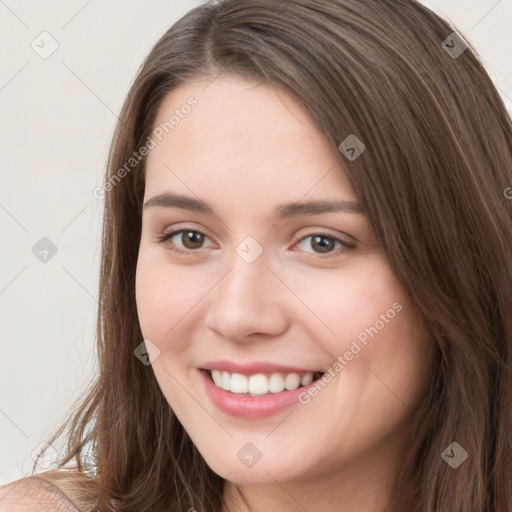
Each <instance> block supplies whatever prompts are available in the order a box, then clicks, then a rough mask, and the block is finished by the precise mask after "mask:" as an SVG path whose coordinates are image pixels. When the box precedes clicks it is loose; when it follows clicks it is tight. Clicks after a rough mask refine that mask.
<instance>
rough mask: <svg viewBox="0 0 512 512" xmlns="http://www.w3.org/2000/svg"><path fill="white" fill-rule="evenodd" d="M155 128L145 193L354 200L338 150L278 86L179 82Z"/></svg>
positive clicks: (232, 79) (228, 81) (238, 81)
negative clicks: (326, 195) (169, 190)
mask: <svg viewBox="0 0 512 512" xmlns="http://www.w3.org/2000/svg"><path fill="white" fill-rule="evenodd" d="M190 105H194V106H193V107H190ZM155 130H159V133H160V138H161V140H158V138H157V137H153V139H154V141H155V143H156V146H155V147H154V148H153V149H151V151H150V153H149V155H148V159H147V175H146V187H147V189H148V190H149V192H148V193H153V192H155V193H156V192H159V191H160V190H159V189H160V188H161V187H162V186H167V187H174V186H177V187H179V188H181V190H183V191H185V190H186V188H185V189H184V188H183V186H185V187H186V186H187V185H188V186H189V188H190V187H192V188H194V189H201V190H205V187H206V188H208V190H209V191H210V193H211V192H212V191H214V190H216V189H221V190H223V191H224V192H225V193H228V189H229V191H231V192H235V193H236V194H237V195H240V194H242V195H243V193H244V190H245V191H246V192H250V193H252V194H255V193H259V194H262V195H264V197H266V198H270V197H271V196H272V195H276V194H277V195H282V194H283V193H284V192H288V196H289V199H295V200H299V199H300V197H301V196H303V195H304V194H306V193H308V191H313V189H315V190H314V192H319V191H321V190H322V189H324V190H330V191H333V190H334V192H338V194H342V195H343V196H344V197H343V198H342V199H346V200H350V199H355V195H354V193H353V190H352V188H351V186H350V183H349V181H348V178H347V176H346V174H345V172H344V169H343V166H342V157H341V156H340V154H339V151H338V150H337V148H336V147H333V146H332V145H331V144H330V143H329V141H328V139H327V137H326V136H325V135H324V134H323V133H322V132H321V131H320V130H319V129H318V127H317V126H316V123H315V121H314V120H313V119H312V118H311V117H310V116H309V114H308V112H307V111H306V109H305V108H304V107H303V105H302V104H301V103H300V101H299V100H298V99H297V98H296V97H295V96H294V95H292V94H290V93H289V92H288V91H286V90H284V89H282V88H276V87H274V86H271V85H267V84H261V83H255V82H250V81H246V80H243V79H241V78H239V77H235V76H229V77H223V78H220V77H218V78H217V79H214V80H213V82H211V79H210V80H209V81H206V80H205V81H194V82H187V83H184V84H181V85H180V86H179V87H178V88H177V89H175V90H173V91H172V92H170V93H169V94H168V95H167V96H166V97H165V99H164V101H163V102H162V105H161V107H160V109H159V111H158V114H157V116H156V119H155V122H154V125H153V133H155ZM180 178H183V179H181V180H180ZM179 181H181V183H178V182H179ZM228 182H229V183H230V184H231V186H230V187H227V188H226V185H227V183H228ZM235 185H238V187H235ZM283 187H285V188H284V189H283ZM188 192H190V190H189V191H188ZM331 197H332V194H331Z"/></svg>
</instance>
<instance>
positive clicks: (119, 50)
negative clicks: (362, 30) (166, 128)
mask: <svg viewBox="0 0 512 512" xmlns="http://www.w3.org/2000/svg"><path fill="white" fill-rule="evenodd" d="M200 3H201V2H200V1H199V0H198V1H192V0H166V1H164V0H149V1H146V2H142V1H140V2H133V1H131V2H127V1H121V0H109V1H107V2H100V1H98V0H89V1H86V0H73V1H68V2H57V1H55V0H53V1H47V2H36V1H34V0H32V1H29V2H27V1H24V2H22V1H21V0H6V1H2V0H0V44H1V47H2V49H3V51H2V60H1V63H2V65H1V66H0V109H1V116H0V130H1V133H0V140H1V171H0V172H1V186H0V226H1V233H2V250H1V265H0V343H1V356H0V484H2V483H7V482H10V481H12V480H14V479H15V478H19V477H21V476H24V475H27V474H29V472H30V469H31V467H32V460H31V454H32V453H33V451H34V450H35V449H37V447H38V446H39V445H40V444H41V443H42V442H44V441H45V439H48V437H49V435H50V433H52V432H53V430H54V428H55V427H56V426H57V424H58V422H59V420H60V419H61V418H62V417H63V415H64V414H65V412H66V411H67V410H68V408H69V407H70V405H71V403H72V402H73V400H74V399H75V398H76V397H78V396H79V394H80V393H81V391H83V389H84V388H85V384H86V382H87V380H88V379H89V377H90V375H91V374H92V373H93V372H94V371H95V370H94V364H95V354H94V349H93V346H94V327H95V315H96V307H97V295H98V272H99V254H100V234H101V233H100V226H101V215H102V208H103V204H102V201H101V200H98V199H96V198H94V197H93V195H92V191H93V189H94V188H95V187H96V186H98V185H100V184H101V183H102V177H103V173H104V169H105V162H106V157H107V152H108V147H109V144H110V140H111V137H112V134H113V130H114V126H115V122H116V115H117V113H118V112H119V110H120V108H121V105H122V102H123V99H124V96H125V94H126V93H127V91H128V88H129V86H130V84H131V82H132V80H133V78H134V75H135V72H136V70H137V68H138V66H139V65H140V63H141V61H142V60H143V58H144V56H145V55H146V54H147V52H148V51H149V49H150V48H151V46H152V45H153V44H154V43H155V42H156V41H157V40H158V38H159V37H160V36H161V35H162V34H163V33H164V32H165V30H166V29H167V28H168V27H169V26H170V25H171V24H172V23H173V22H174V21H176V20H177V19H178V18H180V17H181V16H182V15H183V14H185V13H186V12H187V11H188V10H189V9H191V8H193V7H195V6H196V5H199V4H200ZM423 3H424V4H425V5H427V6H428V7H430V8H431V9H433V10H434V11H435V12H437V13H439V14H441V15H443V16H445V17H446V18H448V19H449V20H450V21H451V22H452V23H453V24H454V25H455V26H456V28H457V29H459V30H460V31H461V32H462V33H463V34H464V35H465V36H466V37H467V38H468V39H469V40H470V41H471V42H472V43H473V45H474V46H475V47H476V49H477V51H478V52H479V53H480V55H481V58H482V60H483V62H484V64H485V66H486V68H487V70H488V72H489V73H490V75H491V77H492V79H493V80H494V82H495V84H496V86H497V88H498V90H499V92H500V94H501V95H502V97H503V98H504V100H505V102H506V105H507V108H508V109H509V110H510V111H511V112H512V59H511V58H510V51H511V49H512V36H511V33H512V31H511V29H512V27H511V20H512V0H499V1H497V0H472V1H468V0H437V1H435V2H433V1H426V0H425V1H424V2H423ZM43 31H47V32H48V33H49V34H51V37H52V38H54V39H55V40H56V42H57V43H58V48H57V50H56V51H55V52H54V53H53V54H52V55H50V56H49V57H48V58H42V57H41V56H40V55H39V54H38V53H36V51H35V50H34V49H33V48H32V47H31V45H32V44H34V46H35V45H37V44H38V45H39V47H38V51H39V52H42V51H45V50H46V51H47V50H48V49H49V48H51V46H50V44H51V40H50V39H49V38H48V36H40V34H41V33H42V32H43ZM447 35H448V34H447ZM42 37H46V39H44V42H41V38H42ZM33 41H35V42H34V43H32V42H33ZM440 43H441V42H440ZM43 44H44V48H43ZM511 186H512V184H511ZM43 237H47V238H49V239H50V240H51V241H52V243H53V244H55V246H56V247H57V253H56V254H55V255H54V256H53V257H51V258H50V257H49V256H48V257H47V258H48V261H47V262H42V261H40V259H38V258H37V257H36V256H35V255H34V254H33V252H32V248H33V247H34V245H35V244H36V243H37V242H38V241H39V240H40V239H41V238H43ZM43 256H44V254H41V257H43ZM44 469H46V468H45V467H44V466H43V467H41V470H44Z"/></svg>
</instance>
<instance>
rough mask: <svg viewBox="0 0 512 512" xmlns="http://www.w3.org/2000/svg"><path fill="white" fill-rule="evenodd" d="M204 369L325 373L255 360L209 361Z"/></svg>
mask: <svg viewBox="0 0 512 512" xmlns="http://www.w3.org/2000/svg"><path fill="white" fill-rule="evenodd" d="M201 369H202V370H219V371H226V372H229V373H240V374H242V375H255V374H257V373H317V372H321V373H324V372H323V371H322V370H314V369H311V368H308V369H306V368H299V367H297V366H284V365H281V364H276V363H270V362H263V361H254V362H252V363H235V362H234V361H207V362H205V363H203V364H202V366H201Z"/></svg>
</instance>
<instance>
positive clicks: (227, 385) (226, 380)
mask: <svg viewBox="0 0 512 512" xmlns="http://www.w3.org/2000/svg"><path fill="white" fill-rule="evenodd" d="M222 389H225V390H226V391H229V390H230V389H231V375H230V374H229V373H228V372H222Z"/></svg>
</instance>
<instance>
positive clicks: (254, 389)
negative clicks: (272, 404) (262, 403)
mask: <svg viewBox="0 0 512 512" xmlns="http://www.w3.org/2000/svg"><path fill="white" fill-rule="evenodd" d="M235 375H236V373H234V374H233V377H234V376H235ZM233 377H232V378H233ZM231 391H232V392H233V393H236V391H233V390H231ZM249 393H251V394H253V395H266V394H267V393H268V379H267V377H265V375H263V374H262V373H259V374H258V375H251V376H250V377H249Z"/></svg>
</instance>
